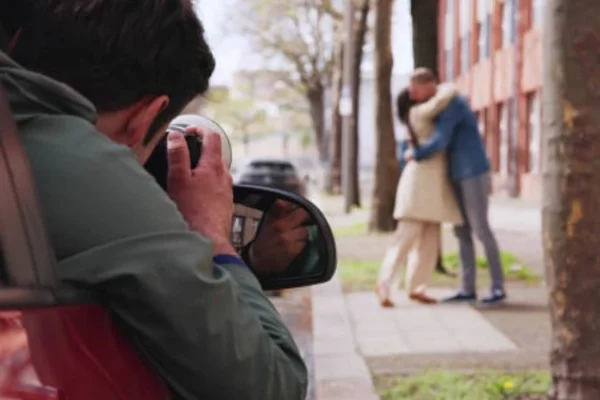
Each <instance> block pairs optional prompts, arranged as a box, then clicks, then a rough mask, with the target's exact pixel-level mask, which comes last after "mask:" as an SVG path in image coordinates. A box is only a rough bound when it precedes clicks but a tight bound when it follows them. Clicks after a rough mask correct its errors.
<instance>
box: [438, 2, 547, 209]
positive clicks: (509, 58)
mask: <svg viewBox="0 0 600 400" xmlns="http://www.w3.org/2000/svg"><path fill="white" fill-rule="evenodd" d="M544 3H545V2H544V0H440V12H439V21H438V24H439V26H440V29H439V35H440V38H439V39H440V40H439V44H440V46H439V47H440V48H439V58H438V59H439V73H440V78H441V79H442V80H443V81H454V82H456V83H457V85H458V87H459V88H460V90H461V92H462V93H463V94H464V95H466V96H467V97H468V98H469V101H470V103H471V106H472V107H473V109H474V110H475V111H476V113H477V116H478V119H479V124H480V130H481V132H482V134H483V135H484V141H485V144H486V147H487V151H488V154H489V157H490V161H491V164H492V168H493V171H494V190H495V191H496V192H503V193H507V194H509V195H511V196H522V197H527V198H539V196H540V186H541V176H540V171H541V164H540V163H541V157H540V156H541V152H542V142H541V140H540V139H541V137H540V136H541V104H540V90H541V77H542V63H541V57H542V46H541V35H542V19H543V18H542V14H543V12H544V11H543V7H544Z"/></svg>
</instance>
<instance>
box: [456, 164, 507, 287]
mask: <svg viewBox="0 0 600 400" xmlns="http://www.w3.org/2000/svg"><path fill="white" fill-rule="evenodd" d="M490 189H491V177H490V174H489V173H486V174H483V175H479V176H475V177H473V178H468V179H465V180H462V181H457V182H454V190H455V192H456V197H457V200H458V203H459V206H460V209H461V211H462V214H463V218H464V222H465V223H464V225H462V226H456V227H454V233H455V235H456V237H457V238H458V244H459V253H460V263H461V278H462V292H463V293H465V294H473V293H475V292H476V279H477V270H476V265H475V245H474V243H473V233H475V236H477V238H478V239H479V240H480V241H481V244H482V245H483V248H484V250H485V255H486V258H487V261H488V265H489V271H490V277H491V279H492V290H504V272H503V271H502V264H501V262H500V250H499V249H498V243H497V242H496V237H495V236H494V233H493V232H492V229H491V228H490V224H489V220H488V208H489V200H488V195H489V193H490Z"/></svg>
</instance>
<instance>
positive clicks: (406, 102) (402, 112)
mask: <svg viewBox="0 0 600 400" xmlns="http://www.w3.org/2000/svg"><path fill="white" fill-rule="evenodd" d="M414 104H415V102H414V101H412V100H411V98H410V93H409V92H408V88H405V89H402V90H401V91H400V93H398V97H396V111H397V112H398V119H400V122H402V123H403V124H404V125H406V126H408V125H409V121H408V114H409V112H410V108H411V107H412V106H413V105H414Z"/></svg>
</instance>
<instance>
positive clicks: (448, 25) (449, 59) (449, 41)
mask: <svg viewBox="0 0 600 400" xmlns="http://www.w3.org/2000/svg"><path fill="white" fill-rule="evenodd" d="M446 7H447V8H446V16H445V21H444V25H445V30H446V32H445V34H444V39H445V40H444V50H445V53H446V80H452V79H454V51H453V47H454V0H448V3H447V5H446Z"/></svg>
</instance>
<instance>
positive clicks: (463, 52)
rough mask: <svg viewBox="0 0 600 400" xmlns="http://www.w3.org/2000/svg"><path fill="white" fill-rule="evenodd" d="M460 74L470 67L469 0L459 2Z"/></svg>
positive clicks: (470, 19)
mask: <svg viewBox="0 0 600 400" xmlns="http://www.w3.org/2000/svg"><path fill="white" fill-rule="evenodd" d="M459 5H460V26H459V28H460V32H459V34H460V72H461V73H464V72H466V71H468V70H469V67H470V66H471V65H470V64H471V57H470V56H471V43H470V42H471V40H470V39H471V26H472V20H473V18H472V14H471V11H472V8H471V0H460V3H459Z"/></svg>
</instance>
